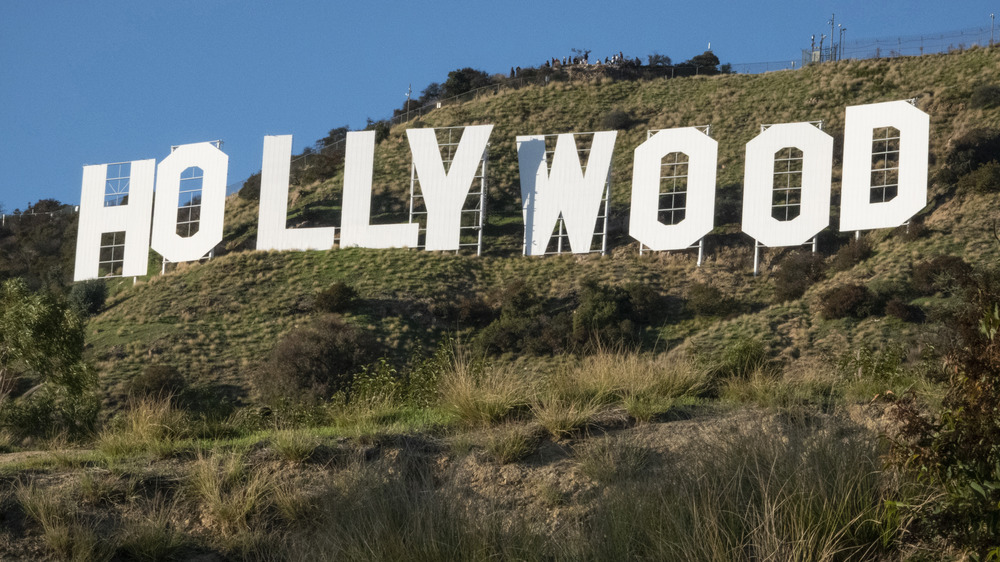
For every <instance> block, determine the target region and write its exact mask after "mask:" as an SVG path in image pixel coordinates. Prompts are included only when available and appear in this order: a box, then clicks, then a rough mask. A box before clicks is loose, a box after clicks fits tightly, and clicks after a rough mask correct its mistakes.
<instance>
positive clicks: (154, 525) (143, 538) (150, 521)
mask: <svg viewBox="0 0 1000 562" xmlns="http://www.w3.org/2000/svg"><path fill="white" fill-rule="evenodd" d="M139 507H140V509H139V511H138V513H136V514H134V515H132V516H130V517H127V518H125V519H124V521H123V528H122V530H121V532H120V534H119V544H118V550H119V552H122V553H125V554H127V555H128V557H129V559H130V560H172V559H173V558H174V556H175V555H176V554H177V553H178V551H180V550H181V549H182V548H184V547H185V546H186V544H187V542H188V539H187V538H186V537H185V535H184V533H183V531H182V530H181V529H180V528H179V526H178V524H177V522H178V519H180V518H182V517H183V516H184V515H183V513H182V512H181V511H180V510H179V509H178V506H177V503H176V501H172V500H167V499H166V498H164V497H163V496H160V495H156V496H154V497H153V498H152V499H150V500H147V501H145V502H143V503H142V504H140V506H139Z"/></svg>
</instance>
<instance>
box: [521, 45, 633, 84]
mask: <svg viewBox="0 0 1000 562" xmlns="http://www.w3.org/2000/svg"><path fill="white" fill-rule="evenodd" d="M564 66H609V67H611V68H625V67H639V66H642V59H640V58H639V57H636V58H634V59H632V58H628V57H626V56H625V55H624V53H622V52H621V51H619V52H618V53H617V54H613V55H611V56H610V57H604V61H603V62H602V61H601V59H600V58H598V59H597V61H596V62H594V63H591V62H590V52H589V51H585V52H584V53H583V54H582V55H570V56H568V57H563V58H561V59H560V58H558V57H553V58H551V59H549V60H547V61H545V64H543V65H542V66H541V67H542V68H559V67H564ZM520 76H521V67H520V66H516V67H515V66H512V67H511V68H510V77H511V78H518V77H520Z"/></svg>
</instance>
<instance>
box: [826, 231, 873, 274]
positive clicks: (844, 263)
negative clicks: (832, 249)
mask: <svg viewBox="0 0 1000 562" xmlns="http://www.w3.org/2000/svg"><path fill="white" fill-rule="evenodd" d="M871 255H872V243H871V242H870V241H869V240H868V238H867V237H861V238H852V239H851V240H850V242H848V243H847V244H845V245H843V246H841V247H840V249H839V250H837V254H836V255H835V256H834V257H833V263H832V264H831V265H832V266H833V269H834V271H846V270H848V269H851V268H852V267H854V266H855V265H857V264H859V263H861V262H862V261H864V260H866V259H868V258H870V257H871Z"/></svg>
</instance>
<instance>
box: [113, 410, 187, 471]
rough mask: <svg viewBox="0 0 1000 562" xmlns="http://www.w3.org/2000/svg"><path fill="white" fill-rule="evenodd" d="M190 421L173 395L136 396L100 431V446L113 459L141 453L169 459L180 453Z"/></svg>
mask: <svg viewBox="0 0 1000 562" xmlns="http://www.w3.org/2000/svg"><path fill="white" fill-rule="evenodd" d="M187 422H188V420H187V415H186V414H185V413H184V412H183V411H181V410H178V409H177V408H175V407H174V405H173V402H172V400H171V398H170V397H165V398H133V399H131V400H130V401H129V406H128V408H127V409H126V410H125V411H123V412H122V413H121V414H119V415H118V417H116V418H115V419H114V420H112V423H111V425H110V427H109V428H107V429H105V430H104V431H102V432H101V433H100V435H99V436H98V439H97V448H98V450H100V451H101V452H102V453H104V454H105V455H108V456H109V457H112V458H120V457H125V456H130V455H135V454H139V453H149V454H151V455H153V456H154V457H156V458H166V457H169V456H171V455H173V454H174V453H175V452H176V450H177V446H178V441H179V440H180V438H181V437H183V436H184V434H185V432H186V430H187Z"/></svg>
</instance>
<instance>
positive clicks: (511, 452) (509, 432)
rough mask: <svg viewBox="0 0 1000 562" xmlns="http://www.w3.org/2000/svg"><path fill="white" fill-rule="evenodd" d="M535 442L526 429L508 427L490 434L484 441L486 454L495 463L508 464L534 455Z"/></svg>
mask: <svg viewBox="0 0 1000 562" xmlns="http://www.w3.org/2000/svg"><path fill="white" fill-rule="evenodd" d="M537 441H538V440H537V439H536V437H535V435H533V434H532V432H531V431H529V430H528V429H527V428H525V427H522V426H517V425H509V426H507V427H504V428H497V429H494V430H493V431H491V432H490V436H489V437H488V438H487V440H486V452H487V453H488V454H489V455H490V457H492V458H493V460H495V461H496V462H498V463H500V464H509V463H512V462H517V461H519V460H521V459H523V458H525V457H527V456H528V455H530V454H531V453H534V452H535V449H536V448H537Z"/></svg>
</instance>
